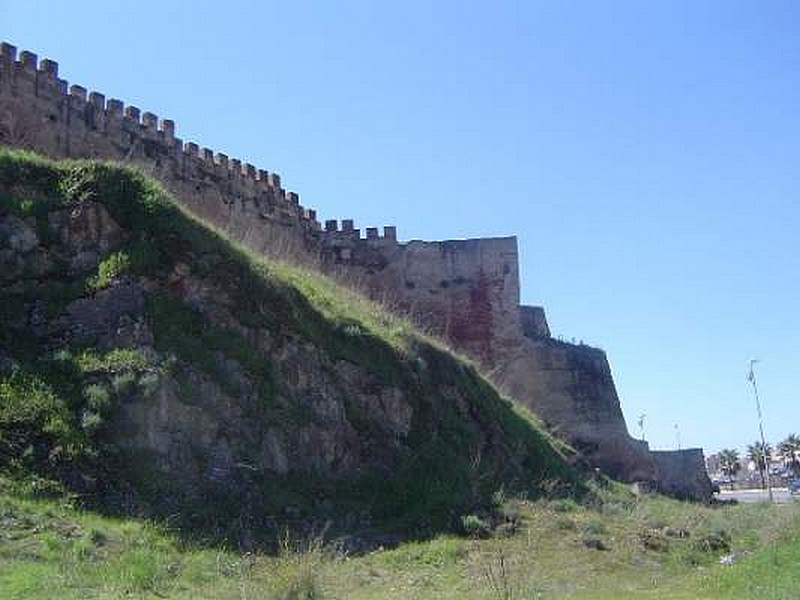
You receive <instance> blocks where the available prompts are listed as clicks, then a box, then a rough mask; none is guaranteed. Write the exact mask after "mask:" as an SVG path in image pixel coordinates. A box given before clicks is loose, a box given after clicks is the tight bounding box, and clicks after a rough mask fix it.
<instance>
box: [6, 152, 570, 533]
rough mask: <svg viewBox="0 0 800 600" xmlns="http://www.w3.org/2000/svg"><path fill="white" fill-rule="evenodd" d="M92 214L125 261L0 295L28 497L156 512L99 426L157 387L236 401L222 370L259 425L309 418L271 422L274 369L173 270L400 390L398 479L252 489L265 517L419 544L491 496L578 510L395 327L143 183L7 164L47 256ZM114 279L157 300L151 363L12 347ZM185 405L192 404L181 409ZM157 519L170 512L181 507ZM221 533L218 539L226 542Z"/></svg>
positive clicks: (10, 464) (503, 423)
mask: <svg viewBox="0 0 800 600" xmlns="http://www.w3.org/2000/svg"><path fill="white" fill-rule="evenodd" d="M89 201H94V202H99V203H101V204H103V206H104V207H105V208H106V209H107V210H108V212H109V213H110V214H111V216H112V217H113V219H114V220H115V222H116V223H118V224H119V225H120V226H121V227H122V228H123V229H124V230H125V232H126V234H127V238H126V241H125V243H124V245H123V246H122V247H121V248H119V249H116V250H115V251H114V252H110V253H109V254H107V255H106V256H104V257H103V259H102V261H101V262H100V264H99V266H98V268H97V271H96V272H93V273H86V274H83V275H81V276H76V275H75V274H74V273H72V272H71V271H70V270H69V269H68V268H67V265H66V264H64V265H61V268H60V269H59V270H57V271H56V272H54V273H51V274H49V275H48V276H47V278H46V279H45V280H43V281H37V280H30V281H28V280H24V281H23V285H21V286H19V285H15V286H13V287H9V288H8V289H4V290H2V292H0V296H1V297H0V351H5V352H6V353H10V354H11V357H12V358H13V359H14V360H15V361H17V363H18V364H19V367H18V368H16V369H14V370H11V371H6V372H5V373H3V374H0V469H2V471H4V472H5V473H6V474H7V475H9V476H13V477H16V478H26V477H27V478H30V477H31V476H32V475H35V478H34V479H33V481H35V482H36V484H37V485H40V486H41V485H43V484H42V483H41V481H49V482H51V483H49V484H47V485H50V486H51V487H54V488H59V489H61V488H62V487H63V488H65V489H67V490H69V491H71V492H77V493H81V494H83V496H84V497H83V499H84V501H87V502H92V503H93V505H94V506H97V507H99V508H103V507H104V504H103V503H104V497H107V496H109V495H119V493H120V489H123V488H124V489H125V491H126V492H127V491H128V490H127V488H130V486H133V487H135V488H136V492H137V493H138V494H139V495H140V496H141V497H143V498H145V500H149V501H150V502H151V504H152V505H153V506H154V510H156V512H158V510H159V507H158V502H159V501H160V499H161V498H163V496H165V494H166V491H167V490H168V488H169V483H170V482H168V481H163V480H161V479H159V478H158V474H157V473H153V472H151V471H148V470H147V469H140V470H141V472H138V471H137V469H132V468H130V465H131V464H133V465H135V466H136V467H137V468H141V467H142V466H143V465H147V463H148V461H147V457H126V456H122V455H121V454H120V452H119V451H118V449H117V448H116V447H115V446H114V444H113V440H111V439H108V436H107V435H105V434H106V427H105V425H106V423H107V422H108V421H109V420H110V419H111V418H112V416H113V414H114V407H115V405H116V403H118V402H119V401H120V398H123V397H125V395H126V394H127V395H131V394H134V395H135V394H141V395H146V394H147V393H148V390H150V389H151V388H152V387H153V384H154V382H155V381H157V380H158V378H159V377H165V376H169V377H174V378H175V379H176V380H177V381H178V382H179V383H181V382H182V379H181V375H182V370H181V367H180V366H181V365H190V366H191V367H192V368H195V369H199V370H201V371H202V372H204V373H205V374H207V375H208V376H210V377H211V378H212V379H214V380H216V381H217V383H219V385H220V387H222V388H223V389H226V390H227V391H229V392H231V393H232V394H235V393H236V383H235V382H232V381H230V380H228V379H227V378H226V375H225V373H224V371H223V370H221V369H220V367H219V363H220V360H219V356H220V355H223V356H224V357H226V358H228V359H231V360H234V361H236V362H237V363H238V364H239V365H241V367H242V369H243V370H244V371H245V372H246V373H247V375H248V376H249V377H250V378H251V379H252V380H254V381H257V382H258V384H259V389H260V394H259V395H260V398H259V401H258V405H257V406H254V407H249V408H250V409H252V414H253V418H261V419H271V420H273V421H276V422H281V421H282V420H287V419H302V418H304V416H303V412H302V411H301V410H300V409H299V408H298V407H295V406H289V407H286V406H275V402H274V397H275V392H276V386H278V385H280V381H276V378H275V376H274V373H272V371H271V368H270V364H269V360H268V357H264V356H260V355H259V350H258V348H256V347H255V346H254V345H253V343H252V342H251V341H250V340H249V339H248V338H246V337H245V336H243V335H242V334H241V333H240V332H239V331H237V330H235V329H220V328H219V327H215V326H213V325H212V324H210V323H209V322H208V321H207V320H205V319H204V317H203V315H201V314H200V313H198V312H197V311H195V310H193V309H192V308H190V307H189V306H188V305H186V304H183V303H182V302H181V301H180V300H178V299H176V298H175V297H174V296H173V295H171V294H170V293H169V291H168V285H166V283H167V282H168V281H169V277H170V274H171V273H173V272H174V270H175V269H176V267H177V266H178V265H182V266H183V267H184V268H188V269H190V271H191V273H192V274H194V275H197V276H198V277H201V278H205V279H207V280H208V281H211V282H213V283H214V285H215V286H217V287H218V288H219V289H220V290H221V291H222V293H224V294H225V295H226V296H227V297H228V298H229V299H230V302H231V304H232V305H233V306H234V307H235V314H236V318H237V320H238V321H239V322H240V323H241V324H242V325H243V326H245V327H250V328H254V329H265V330H267V331H269V332H270V334H271V335H274V336H299V337H300V338H302V339H304V340H306V341H308V342H310V343H312V344H314V345H315V346H316V347H318V348H321V349H323V351H324V352H325V353H326V354H327V355H328V356H330V357H331V358H332V359H335V360H346V361H349V362H352V363H355V364H358V365H361V366H362V367H364V368H366V369H368V370H369V371H370V372H371V373H372V375H374V376H375V377H376V378H377V379H378V380H379V381H382V382H385V383H386V384H391V385H395V386H399V387H401V388H403V389H405V390H407V391H408V392H409V396H410V397H411V398H412V399H413V400H414V402H415V406H414V410H415V415H416V416H415V421H414V427H413V429H412V431H411V432H410V434H409V437H408V445H409V447H410V449H411V453H410V455H409V456H408V457H407V458H406V459H405V460H404V462H402V463H401V464H400V465H399V467H398V468H397V470H396V472H395V474H394V477H391V478H388V479H387V478H386V477H385V476H384V475H381V476H371V475H370V474H368V473H367V474H365V475H364V476H363V477H361V478H359V479H357V480H354V481H347V482H341V483H337V484H331V483H330V482H325V481H320V480H317V479H314V478H313V477H308V476H300V477H291V476H290V477H283V478H278V477H273V478H271V479H268V480H264V481H260V482H258V486H259V489H260V490H261V491H260V494H261V495H260V498H259V502H260V503H261V509H260V512H262V513H263V512H272V513H274V512H275V511H274V510H273V509H280V508H281V507H283V506H286V505H291V506H293V507H295V508H297V507H299V508H300V509H301V511H302V510H305V509H308V510H309V511H310V510H312V508H313V505H314V504H315V503H317V504H318V502H316V499H318V498H320V497H327V498H330V499H332V500H334V501H335V503H336V505H337V509H338V510H339V511H340V512H357V511H359V510H363V509H364V508H365V507H368V508H369V509H370V510H371V512H372V514H373V516H374V517H375V518H376V519H377V520H379V521H382V522H384V523H389V522H391V524H392V527H394V528H401V529H405V530H407V531H411V530H413V531H416V532H422V533H423V534H424V535H428V534H429V533H430V532H432V531H435V530H436V529H440V528H442V527H449V528H452V527H454V526H456V525H458V524H459V523H460V515H461V513H462V512H464V511H467V510H477V509H480V508H481V506H483V507H484V508H490V507H491V498H492V495H493V494H494V493H495V492H497V491H498V490H501V489H502V490H504V492H506V493H512V492H519V493H523V494H525V495H527V496H528V497H535V496H536V495H539V494H542V493H544V492H546V491H549V492H552V491H553V490H554V489H556V488H558V489H562V490H566V491H568V492H569V493H580V491H581V489H582V488H581V485H582V484H581V483H580V482H579V480H578V477H577V475H576V473H575V472H574V471H573V470H572V469H571V468H570V467H569V466H568V465H567V463H566V462H565V460H564V457H563V455H562V451H563V450H564V449H563V447H559V446H558V444H557V443H556V442H555V441H554V440H553V439H552V438H550V437H549V436H548V435H547V434H546V433H545V432H544V431H543V430H542V429H541V427H540V425H539V423H538V421H537V420H536V419H535V418H534V417H533V416H532V415H530V414H529V413H527V412H526V411H524V410H521V409H520V408H519V407H517V406H516V405H514V404H513V403H511V402H510V401H508V400H506V399H503V398H501V397H499V396H498V394H497V392H496V391H495V390H494V389H493V388H492V387H491V386H490V385H489V384H488V383H487V382H486V381H485V380H484V379H482V378H481V377H480V375H479V374H478V373H477V372H476V370H475V369H474V367H473V366H471V365H469V364H468V363H465V362H464V361H462V360H461V359H459V358H458V357H456V356H454V355H452V354H451V353H449V352H448V351H447V350H446V349H445V348H443V347H442V345H441V344H439V343H437V342H435V341H433V340H431V339H428V338H426V337H425V336H423V335H421V334H419V333H418V332H416V331H415V330H414V329H413V328H412V327H411V326H410V325H409V324H408V323H407V322H406V321H404V320H402V319H400V318H397V317H395V316H392V315H390V314H388V313H386V312H385V311H383V310H382V309H381V308H380V307H379V306H377V305H376V304H374V303H371V302H369V301H367V300H366V299H364V298H363V297H361V296H359V295H358V294H355V293H353V292H351V291H348V290H346V289H343V288H342V287H340V286H338V285H336V284H335V283H334V282H333V281H331V280H330V279H328V278H325V277H323V276H321V275H319V274H318V273H316V272H313V271H310V270H307V269H303V268H300V267H297V266H292V265H289V264H287V263H285V262H280V261H267V260H265V259H264V258H263V257H258V256H254V255H253V254H252V253H250V252H249V251H248V250H247V249H245V248H243V247H241V246H238V245H236V244H235V243H233V242H231V241H230V240H228V239H226V238H225V237H224V236H222V235H220V234H219V233H217V232H215V231H214V230H212V229H210V228H209V227H208V226H206V225H205V224H203V223H200V222H198V221H197V220H196V219H194V218H192V217H191V216H190V215H188V214H186V213H185V212H184V211H183V210H181V208H180V207H179V205H178V204H177V203H176V202H175V201H174V200H172V199H171V198H170V197H169V196H168V194H166V193H165V191H164V190H163V189H162V188H161V187H160V186H159V185H158V184H157V183H156V182H155V181H153V180H152V179H150V178H148V177H146V176H145V175H143V174H142V173H141V172H139V171H137V170H134V169H130V168H126V167H121V166H119V165H115V164H109V163H103V162H96V161H60V162H54V161H50V160H46V159H43V158H41V157H38V156H36V155H33V154H30V153H27V152H22V151H16V150H0V212H1V213H11V214H13V215H16V216H17V217H19V218H23V219H26V220H28V222H32V223H34V224H35V226H36V230H37V231H38V234H39V238H40V240H42V242H43V243H44V244H45V245H47V244H48V243H50V242H53V244H55V243H56V242H57V240H56V239H54V236H55V233H54V232H53V231H52V229H51V227H50V216H51V215H52V213H53V211H57V210H59V209H63V208H67V207H71V206H75V205H78V204H80V203H84V202H89ZM56 233H57V232H56ZM122 276H126V277H131V278H139V279H140V280H145V281H147V282H149V283H150V285H149V289H151V290H152V291H151V292H150V293H149V294H148V297H147V316H148V320H149V324H150V328H151V329H152V331H153V333H154V336H155V348H156V350H157V351H158V354H159V356H158V357H156V358H153V357H152V356H150V355H148V354H147V353H146V352H143V351H142V350H141V349H139V348H116V349H113V350H111V351H107V352H99V351H97V350H96V349H95V347H94V346H93V345H92V341H91V340H84V341H83V342H70V344H68V345H66V346H62V347H58V348H55V349H53V348H51V347H49V346H47V345H43V344H42V343H41V342H40V341H37V340H36V338H35V336H29V335H20V330H19V328H18V327H17V325H18V324H19V323H24V322H25V321H26V319H27V314H28V311H29V310H30V306H31V305H32V303H34V302H41V303H43V305H44V309H45V311H46V313H47V314H48V316H51V317H55V316H57V315H59V314H61V313H62V312H63V311H64V309H65V307H66V306H67V305H68V304H69V303H70V302H72V301H74V300H75V299H77V298H81V297H86V296H87V295H91V294H94V293H96V292H97V291H98V290H102V289H103V288H105V287H107V286H108V285H109V284H111V283H112V282H113V281H114V280H116V279H118V278H119V277H122ZM176 365H177V366H176ZM184 383H185V382H184ZM443 383H444V384H451V385H453V386H454V387H455V388H456V389H458V391H459V394H460V395H461V396H462V398H464V399H465V400H466V403H467V405H468V406H469V407H470V411H471V418H472V420H473V421H474V422H475V423H479V424H480V425H481V427H483V428H484V429H487V430H492V431H494V432H495V436H496V437H495V443H496V447H497V448H498V449H502V450H503V452H498V453H496V455H495V458H494V459H484V460H483V461H475V451H474V447H475V444H476V439H477V432H476V431H475V426H474V424H473V425H472V426H468V425H467V424H466V423H465V419H464V417H463V415H461V414H459V413H458V411H457V410H456V408H455V407H454V406H452V405H450V404H448V403H447V402H444V401H442V399H441V398H439V397H437V396H436V393H435V392H436V389H437V386H439V385H441V384H443ZM187 386H188V384H187ZM191 393H192V390H191V388H188V389H187V396H191ZM348 418H349V420H350V421H351V423H352V424H353V425H354V426H356V427H358V426H359V424H362V419H360V415H359V414H358V413H357V412H355V410H354V409H348ZM365 427H366V425H365ZM362 433H363V435H369V433H370V432H369V431H368V430H365V431H363V432H362ZM87 480H91V481H92V482H93V485H94V486H95V487H94V488H93V491H92V492H91V494H89V493H88V492H87V491H86V489H85V486H83V487H82V482H86V481H87ZM176 493H177V492H176ZM89 495H91V496H93V497H88V496H89ZM183 501H185V499H184V500H182V502H183ZM105 507H106V508H107V506H105ZM184 508H185V510H182V511H180V518H183V517H184V516H185V515H188V514H190V513H191V514H192V515H194V516H193V517H192V518H193V519H194V520H191V521H188V522H185V523H182V525H183V527H184V529H185V530H186V531H194V532H196V531H206V530H211V529H214V530H217V531H216V533H219V531H218V530H219V529H220V527H222V529H225V527H227V526H228V525H230V524H232V523H237V522H239V523H241V522H244V521H243V520H242V519H239V515H236V514H234V515H231V514H230V513H231V503H230V501H229V499H228V498H227V497H226V496H225V494H214V493H212V492H209V493H208V495H206V496H205V497H204V498H203V499H202V502H199V503H197V504H196V505H194V506H192V507H191V510H189V507H184ZM167 509H169V511H170V512H174V504H173V506H172V507H167ZM167 509H165V512H167ZM187 518H188V517H187ZM223 519H228V520H229V523H228V525H225V526H221V525H220V523H221V520H223ZM248 523H252V521H248ZM216 533H215V535H216ZM223 537H224V536H223Z"/></svg>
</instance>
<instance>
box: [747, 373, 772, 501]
mask: <svg viewBox="0 0 800 600" xmlns="http://www.w3.org/2000/svg"><path fill="white" fill-rule="evenodd" d="M757 362H758V360H757V359H755V358H751V359H750V370H749V371H748V373H747V380H748V381H749V382H750V383H751V384H752V385H753V395H754V396H755V398H756V412H757V413H758V432H759V433H760V434H761V454H762V456H763V460H764V467H765V469H766V471H767V493H768V494H769V501H770V502H772V478H771V477H770V473H769V457H767V441H766V440H765V439H764V424H763V418H762V416H761V400H760V399H759V397H758V384H757V383H756V372H755V371H754V370H753V365H755V364H756V363H757Z"/></svg>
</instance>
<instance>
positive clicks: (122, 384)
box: [111, 371, 136, 396]
mask: <svg viewBox="0 0 800 600" xmlns="http://www.w3.org/2000/svg"><path fill="white" fill-rule="evenodd" d="M135 385H136V375H134V374H133V373H131V372H130V371H128V372H125V373H120V374H119V375H115V376H114V377H113V379H111V386H112V387H113V388H114V393H115V394H117V395H118V396H124V395H126V394H128V393H129V392H130V391H131V390H132V389H133V387H134V386H135Z"/></svg>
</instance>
